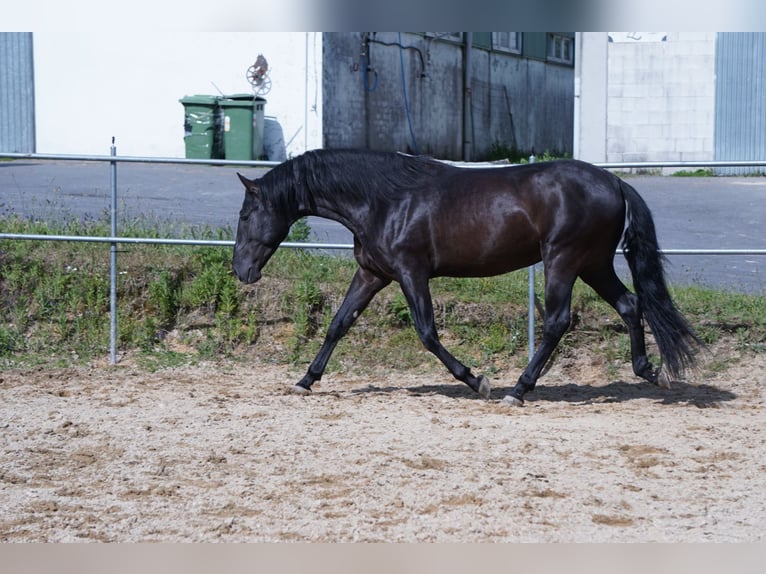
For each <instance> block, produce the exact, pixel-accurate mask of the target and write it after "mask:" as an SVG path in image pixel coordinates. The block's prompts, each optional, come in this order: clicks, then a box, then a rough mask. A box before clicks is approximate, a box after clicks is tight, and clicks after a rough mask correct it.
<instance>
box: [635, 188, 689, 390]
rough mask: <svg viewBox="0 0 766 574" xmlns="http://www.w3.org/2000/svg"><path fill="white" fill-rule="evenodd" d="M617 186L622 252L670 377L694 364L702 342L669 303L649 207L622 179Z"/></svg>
mask: <svg viewBox="0 0 766 574" xmlns="http://www.w3.org/2000/svg"><path fill="white" fill-rule="evenodd" d="M620 189H621V191H622V195H623V197H624V198H625V202H626V203H627V205H628V226H627V227H626V229H625V234H624V236H623V240H622V251H623V254H624V255H625V259H627V261H628V266H629V267H630V272H631V273H632V275H633V286H634V289H635V291H636V295H638V300H639V303H640V306H641V310H642V313H643V315H644V317H645V318H646V321H647V322H648V323H649V328H650V329H651V330H652V333H653V334H654V339H655V340H656V341H657V346H658V347H659V351H660V356H661V358H662V361H663V364H664V366H665V368H666V369H667V372H668V374H669V375H670V376H671V377H673V378H678V377H680V376H681V375H682V373H683V371H684V370H685V369H687V368H689V367H692V366H694V361H695V353H696V350H697V348H698V347H700V346H702V343H701V342H700V340H699V338H698V337H697V335H696V334H695V333H694V330H693V329H692V327H691V326H690V325H689V323H688V322H687V321H686V319H685V318H684V317H683V315H681V313H680V312H679V311H678V309H677V308H676V306H675V305H674V304H673V300H672V299H671V297H670V293H669V292H668V287H667V285H666V283H665V274H664V271H663V259H664V257H663V255H662V254H661V253H660V252H659V245H658V244H657V233H656V231H655V228H654V220H653V219H652V214H651V212H650V211H649V207H648V206H647V205H646V202H644V200H643V199H642V198H641V196H640V195H639V194H638V192H637V191H636V190H635V189H633V187H631V186H630V185H628V184H627V183H625V182H624V181H622V180H620Z"/></svg>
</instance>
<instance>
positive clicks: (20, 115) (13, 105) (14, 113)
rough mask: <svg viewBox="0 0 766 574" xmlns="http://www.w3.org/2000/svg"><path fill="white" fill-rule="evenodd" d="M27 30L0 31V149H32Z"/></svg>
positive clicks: (31, 77)
mask: <svg viewBox="0 0 766 574" xmlns="http://www.w3.org/2000/svg"><path fill="white" fill-rule="evenodd" d="M34 86H35V80H34V64H33V57H32V33H31V32H0V151H6V152H18V153H34V152H35V87H34Z"/></svg>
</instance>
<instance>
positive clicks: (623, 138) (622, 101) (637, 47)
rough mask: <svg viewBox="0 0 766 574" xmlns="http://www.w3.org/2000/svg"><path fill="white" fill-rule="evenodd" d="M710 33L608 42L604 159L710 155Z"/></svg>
mask: <svg viewBox="0 0 766 574" xmlns="http://www.w3.org/2000/svg"><path fill="white" fill-rule="evenodd" d="M615 36H616V35H613V38H614V37H615ZM715 37H716V35H715V33H714V32H668V33H667V35H666V40H665V41H657V40H652V41H634V40H628V39H626V40H622V41H620V40H617V39H616V38H615V41H613V42H610V43H609V50H608V57H609V61H608V70H609V72H608V79H607V82H608V93H607V102H608V107H607V150H606V151H607V157H606V161H609V162H619V161H693V160H697V161H703V160H711V159H713V129H714V120H715V115H714V111H715Z"/></svg>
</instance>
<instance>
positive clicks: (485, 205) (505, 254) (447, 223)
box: [418, 160, 625, 275]
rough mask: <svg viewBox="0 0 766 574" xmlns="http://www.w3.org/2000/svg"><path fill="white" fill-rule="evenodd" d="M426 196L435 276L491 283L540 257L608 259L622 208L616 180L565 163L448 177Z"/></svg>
mask: <svg viewBox="0 0 766 574" xmlns="http://www.w3.org/2000/svg"><path fill="white" fill-rule="evenodd" d="M440 179H441V181H438V182H434V185H432V186H431V187H430V188H429V190H428V192H426V193H425V194H424V197H423V202H428V203H429V205H428V206H427V208H426V209H423V210H422V213H428V216H427V217H424V216H422V219H423V221H422V222H421V223H420V225H427V228H428V229H427V234H424V233H423V231H422V230H418V233H419V236H420V237H426V236H427V237H428V240H429V242H430V243H429V250H430V251H431V253H432V254H433V261H434V267H435V270H436V271H437V272H439V273H443V274H450V275H452V274H466V273H470V274H472V275H492V274H497V273H504V272H507V271H511V270H513V269H518V268H521V267H524V266H527V265H530V264H532V263H535V262H537V261H539V260H540V259H541V257H542V251H543V250H544V249H559V248H563V247H564V246H567V248H568V249H569V250H573V251H574V250H582V251H586V250H591V251H592V250H593V249H594V246H597V247H596V249H597V250H598V251H599V252H603V253H599V255H600V256H601V257H602V258H603V257H606V255H605V254H607V253H609V252H611V253H613V252H614V249H615V247H616V245H617V243H618V241H619V238H620V236H621V234H622V229H623V225H624V216H625V206H624V201H623V199H622V195H621V192H620V190H619V185H618V184H617V179H616V177H615V176H613V175H612V174H610V173H609V172H606V171H604V170H602V169H600V168H598V167H596V166H592V165H590V164H587V163H584V162H580V161H576V160H564V161H556V162H547V163H539V164H528V165H522V166H512V167H503V168H480V169H476V168H457V169H454V170H447V171H445V172H444V173H443V174H442V175H441V178H440Z"/></svg>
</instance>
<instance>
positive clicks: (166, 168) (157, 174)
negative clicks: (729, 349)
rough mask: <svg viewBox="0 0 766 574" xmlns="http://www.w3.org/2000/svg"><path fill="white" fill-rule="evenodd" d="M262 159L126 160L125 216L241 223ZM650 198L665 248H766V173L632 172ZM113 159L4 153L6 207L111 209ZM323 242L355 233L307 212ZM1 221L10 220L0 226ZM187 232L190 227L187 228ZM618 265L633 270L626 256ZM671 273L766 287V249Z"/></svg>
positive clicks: (687, 258) (745, 287)
mask: <svg viewBox="0 0 766 574" xmlns="http://www.w3.org/2000/svg"><path fill="white" fill-rule="evenodd" d="M237 171H242V172H243V173H245V175H247V176H248V177H257V176H259V175H262V174H263V173H265V171H266V170H264V169H252V168H232V167H212V166H202V165H160V164H136V163H120V164H118V167H117V188H118V209H119V212H120V220H121V221H130V220H131V219H133V218H136V217H138V216H141V215H143V216H150V217H152V218H155V219H156V220H158V221H162V222H165V223H167V224H170V225H169V226H170V227H173V225H174V224H179V225H178V226H177V229H179V230H182V227H183V226H182V225H180V224H197V225H209V226H211V227H214V228H218V227H223V228H230V229H233V228H234V227H235V226H236V222H237V214H238V212H239V209H240V206H241V204H242V198H243V188H242V185H241V184H240V182H239V181H238V179H237V177H236V172H237ZM629 181H630V183H631V184H632V185H633V186H634V187H635V188H636V189H637V190H638V191H639V193H641V195H642V196H643V197H644V199H645V200H646V201H647V203H648V204H649V207H650V208H651V210H652V213H653V215H654V218H655V223H656V227H657V234H658V237H659V241H660V246H661V247H662V248H664V249H707V248H711V249H725V248H730V249H748V248H752V249H764V248H766V233H764V223H766V178H763V177H711V178H696V177H695V178H679V177H654V176H637V177H630V178H629ZM110 198H111V194H110V171H109V164H108V163H100V162H71V161H37V160H17V161H10V162H4V161H2V162H0V214H2V213H7V212H9V211H12V212H15V213H18V214H20V215H23V216H25V217H26V216H30V217H36V218H41V219H60V218H66V217H85V216H93V217H98V216H99V215H101V214H103V213H104V212H105V211H107V210H108V209H109V205H110V200H111V199H110ZM309 224H310V226H311V228H312V236H313V237H312V238H313V240H315V241H318V242H328V243H351V241H352V238H351V234H350V233H349V232H348V230H346V229H345V228H343V227H342V226H340V225H339V224H337V223H335V222H331V221H327V220H323V219H320V218H316V217H312V218H309ZM0 231H2V229H0ZM179 232H180V233H182V231H179ZM616 264H617V268H618V272H619V273H620V274H621V275H623V276H626V275H627V267H626V265H625V263H624V259H623V258H622V256H618V257H617V258H616ZM667 275H668V278H669V280H670V281H671V282H673V283H680V284H690V283H694V284H702V285H706V286H714V287H721V288H725V289H729V290H732V291H742V292H749V293H756V294H762V293H764V292H766V256H763V255H751V256H722V255H705V256H703V255H674V256H670V257H669V265H668V267H667Z"/></svg>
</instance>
